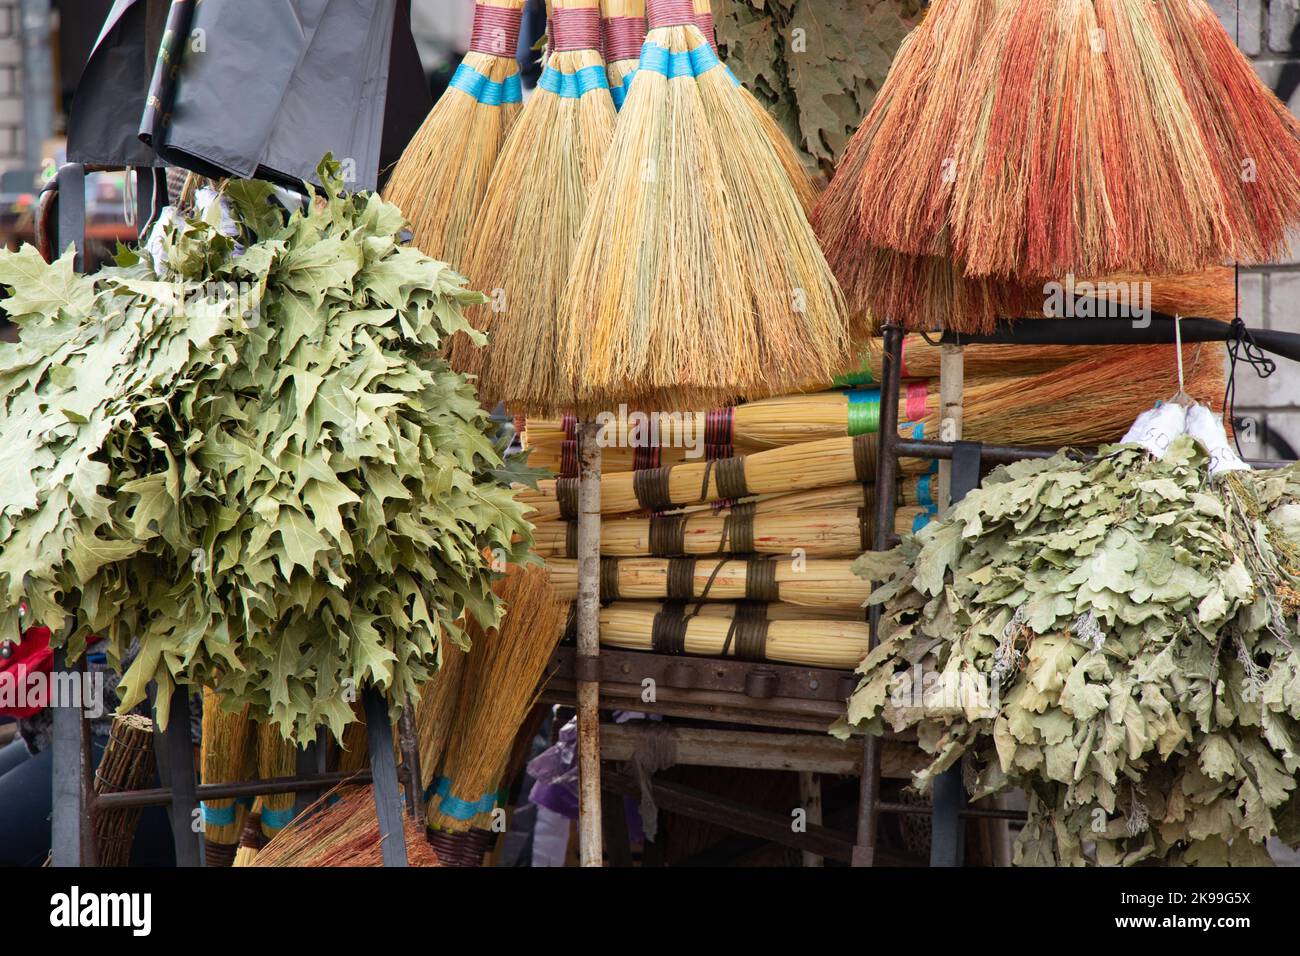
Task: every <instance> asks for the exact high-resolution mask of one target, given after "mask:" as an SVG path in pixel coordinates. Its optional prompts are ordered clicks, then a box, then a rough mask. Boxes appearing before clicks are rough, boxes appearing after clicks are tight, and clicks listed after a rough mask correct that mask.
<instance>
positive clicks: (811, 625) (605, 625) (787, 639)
mask: <svg viewBox="0 0 1300 956" xmlns="http://www.w3.org/2000/svg"><path fill="white" fill-rule="evenodd" d="M656 616H657V615H656V614H655V613H654V612H652V611H643V610H639V609H638V610H629V609H627V608H626V607H624V608H614V607H607V608H604V609H603V610H602V611H601V614H600V639H601V643H602V644H604V645H605V646H607V647H619V648H624V649H627V650H640V651H648V650H653V649H654V648H655V643H656V641H655V618H656ZM729 633H732V622H731V621H729V620H727V619H726V618H716V617H694V618H691V619H690V620H688V621H687V622H686V624H685V634H684V636H683V639H682V642H681V643H682V646H681V652H682V653H685V654H688V655H699V656H704V657H721V656H724V655H723V648H724V646H726V644H727V636H728V634H729ZM867 633H868V629H867V625H866V624H865V623H864V622H861V621H771V622H769V623H768V625H767V635H766V641H765V646H764V649H763V651H764V653H763V659H764V660H767V661H774V662H780V663H785V664H797V665H802V666H805V667H831V668H838V669H843V670H850V669H852V668H854V667H856V666H857V664H858V662H859V661H861V660H862V658H863V657H864V656H865V655H866V653H867ZM732 637H733V639H732V642H731V645H730V646H729V647H727V652H726V655H725V656H727V657H734V656H736V651H737V642H736V640H735V635H734V633H732Z"/></svg>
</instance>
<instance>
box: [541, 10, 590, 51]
mask: <svg viewBox="0 0 1300 956" xmlns="http://www.w3.org/2000/svg"><path fill="white" fill-rule="evenodd" d="M551 32H552V33H554V34H555V36H554V39H553V41H552V46H551V49H552V50H554V51H556V52H557V53H558V52H560V51H562V50H599V49H600V11H599V10H597V9H596V8H595V7H579V8H577V9H570V8H567V7H557V8H556V9H554V10H552V11H551Z"/></svg>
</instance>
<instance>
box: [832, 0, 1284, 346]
mask: <svg viewBox="0 0 1300 956" xmlns="http://www.w3.org/2000/svg"><path fill="white" fill-rule="evenodd" d="M1297 219H1300V125H1298V124H1297V123H1296V121H1295V120H1294V119H1293V118H1292V117H1291V116H1290V114H1289V113H1288V112H1287V110H1286V108H1285V106H1283V105H1282V104H1281V103H1280V102H1279V101H1278V100H1277V97H1276V96H1274V95H1273V94H1272V93H1271V92H1270V91H1269V90H1268V89H1267V88H1266V87H1265V86H1264V85H1263V84H1262V83H1261V82H1260V80H1259V78H1258V76H1257V75H1256V73H1255V71H1254V70H1253V68H1252V67H1251V65H1250V64H1249V63H1248V61H1246V60H1245V58H1244V57H1242V55H1241V54H1240V53H1239V52H1238V51H1237V49H1236V48H1235V46H1234V45H1233V43H1232V41H1231V40H1230V39H1229V38H1228V36H1227V35H1226V33H1225V32H1224V30H1223V28H1222V26H1221V24H1220V23H1219V21H1218V19H1217V17H1216V16H1215V14H1214V13H1213V11H1212V10H1211V9H1210V8H1209V7H1208V5H1207V4H1206V3H1205V2H1204V0H1186V2H1179V3H1156V4H1152V3H1145V2H1142V0H1051V2H1048V0H936V2H935V3H933V4H931V6H930V9H929V11H928V13H927V15H926V17H925V19H924V20H923V21H922V22H921V24H920V25H919V26H918V27H917V28H916V30H914V31H913V32H912V34H910V35H909V36H908V37H907V39H906V40H905V41H904V43H903V45H902V46H901V47H900V49H899V52H898V55H897V56H896V58H895V60H894V64H893V66H892V68H891V70H890V74H889V76H888V78H887V79H886V82H885V84H884V85H883V87H882V89H881V92H880V94H879V95H878V96H877V98H876V101H875V103H874V105H873V107H872V110H871V112H870V113H869V114H868V115H867V117H866V119H865V120H864V121H863V124H862V126H861V128H860V129H859V131H858V133H857V134H856V135H855V137H854V140H853V142H852V143H851V144H850V147H849V149H848V150H847V152H846V156H845V159H844V161H843V163H842V164H841V168H840V170H839V171H838V173H837V175H836V177H835V180H834V181H833V182H832V184H831V187H830V188H829V189H828V190H827V192H826V193H825V194H824V195H823V197H822V201H821V203H820V204H819V206H818V209H817V211H816V215H815V221H816V225H817V229H818V234H819V235H820V236H821V238H822V240H823V243H824V246H825V249H826V252H827V258H828V259H829V260H830V261H831V263H832V265H833V267H834V269H835V272H836V275H837V276H838V277H839V279H840V281H841V283H842V284H843V286H844V289H845V291H846V294H847V295H848V297H849V300H850V302H851V304H852V306H853V308H854V310H855V312H861V313H871V314H873V315H875V316H884V315H891V316H893V317H894V318H895V319H896V320H897V321H899V322H902V323H904V324H906V325H908V326H909V327H913V328H917V327H919V328H933V327H938V326H943V327H945V328H949V329H956V330H961V331H975V330H986V329H988V328H990V327H991V326H992V325H993V323H994V322H995V321H996V319H997V317H998V316H1000V315H1015V314H1021V313H1023V312H1024V311H1027V310H1028V309H1032V308H1033V300H1034V299H1035V298H1036V299H1037V300H1038V303H1039V307H1040V308H1041V303H1042V292H1041V290H1042V289H1043V286H1044V283H1045V282H1046V281H1048V280H1052V279H1059V278H1063V277H1066V276H1108V275H1115V274H1119V273H1126V274H1136V275H1141V276H1163V275H1178V274H1188V273H1196V272H1198V271H1199V270H1202V269H1205V268H1206V267H1211V266H1217V265H1221V264H1223V263H1225V262H1230V261H1236V262H1239V263H1257V262H1263V261H1268V260H1269V259H1271V258H1273V257H1274V256H1275V255H1276V254H1277V253H1278V252H1279V251H1281V250H1282V249H1283V247H1284V245H1285V240H1286V232H1287V227H1288V226H1289V225H1290V224H1293V223H1295V222H1296V221H1297Z"/></svg>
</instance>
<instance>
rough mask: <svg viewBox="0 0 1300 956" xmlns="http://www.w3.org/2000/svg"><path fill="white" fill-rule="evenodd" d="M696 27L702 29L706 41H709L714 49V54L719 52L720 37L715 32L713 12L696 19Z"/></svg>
mask: <svg viewBox="0 0 1300 956" xmlns="http://www.w3.org/2000/svg"><path fill="white" fill-rule="evenodd" d="M694 20H695V25H696V26H697V27H699V28H700V32H701V33H703V34H704V39H706V40H708V41H709V46H711V47H713V52H714V53H717V52H718V37H717V34H715V33H714V32H713V14H712V13H711V12H708V13H701V14H698V15H697V16H695V17H694Z"/></svg>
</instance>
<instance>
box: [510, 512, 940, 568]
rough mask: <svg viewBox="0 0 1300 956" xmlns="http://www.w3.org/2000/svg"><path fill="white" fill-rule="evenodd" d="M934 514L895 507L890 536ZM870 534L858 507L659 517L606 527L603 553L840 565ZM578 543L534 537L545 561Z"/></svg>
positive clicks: (546, 525)
mask: <svg viewBox="0 0 1300 956" xmlns="http://www.w3.org/2000/svg"><path fill="white" fill-rule="evenodd" d="M933 513H934V512H933V510H932V509H930V508H922V507H916V506H908V507H902V508H899V509H898V510H897V511H896V513H895V516H894V524H893V527H892V529H891V530H892V531H893V533H894V534H904V533H910V532H914V531H916V530H918V529H919V528H920V527H921V526H922V525H923V524H924V522H925V520H926V519H927V518H928V517H929V516H930V515H932V514H933ZM872 531H873V526H872V520H871V512H870V511H869V510H867V509H864V508H860V507H848V508H828V509H824V510H819V511H795V512H786V513H782V512H778V513H775V514H763V515H758V514H755V513H754V512H753V511H752V510H750V509H749V508H748V507H747V506H744V505H741V506H738V507H736V508H734V509H732V510H731V513H729V514H727V515H711V514H693V515H661V516H655V517H653V518H620V519H616V520H606V521H603V522H602V523H601V526H600V553H601V555H602V556H608V557H618V558H634V557H649V556H655V557H678V556H689V555H714V554H771V555H778V554H779V555H788V554H791V553H792V552H802V553H803V554H805V555H806V556H808V557H810V558H844V557H852V556H854V555H858V554H861V553H862V552H863V551H865V550H867V549H868V548H869V547H871V542H872V540H873V535H872ZM576 538H577V529H576V527H575V524H574V523H573V522H556V521H552V522H543V523H541V524H538V525H537V527H536V530H535V531H534V534H533V541H534V548H535V550H536V552H537V554H539V555H541V556H542V557H544V558H551V557H566V558H575V557H577V554H576V547H575V540H576Z"/></svg>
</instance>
